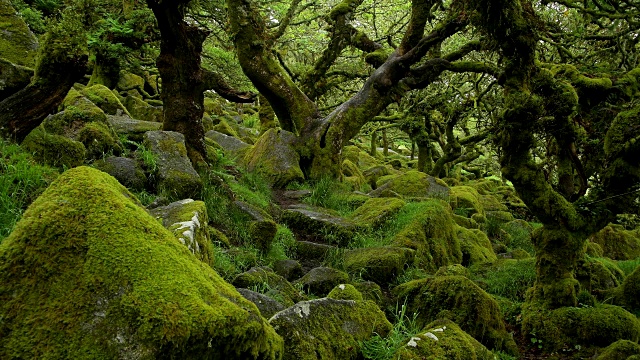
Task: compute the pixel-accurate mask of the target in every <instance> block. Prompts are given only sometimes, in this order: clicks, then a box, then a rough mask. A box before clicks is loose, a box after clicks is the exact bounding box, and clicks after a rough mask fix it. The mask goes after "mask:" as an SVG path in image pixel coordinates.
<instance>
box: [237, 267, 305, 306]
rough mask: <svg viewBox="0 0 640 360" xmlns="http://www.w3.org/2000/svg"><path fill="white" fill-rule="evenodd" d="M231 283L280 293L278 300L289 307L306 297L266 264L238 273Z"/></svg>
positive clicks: (239, 286) (238, 286) (241, 286)
mask: <svg viewBox="0 0 640 360" xmlns="http://www.w3.org/2000/svg"><path fill="white" fill-rule="evenodd" d="M231 283H232V284H233V286H235V287H237V288H246V289H252V288H253V289H256V288H265V290H268V291H269V292H271V293H272V294H278V295H279V296H278V302H280V303H281V304H283V305H284V306H287V307H288V306H292V305H293V304H295V303H297V302H299V301H302V300H304V299H305V297H304V296H303V295H301V294H300V292H299V291H298V290H296V288H294V287H293V285H291V284H290V283H289V282H288V281H287V280H286V279H285V278H283V277H282V276H280V275H278V274H276V273H274V272H273V270H271V269H270V268H268V267H266V266H262V267H254V268H251V269H249V271H246V272H243V273H242V274H238V275H237V276H236V277H235V279H233V281H232V282H231ZM266 288H268V289H266ZM272 298H273V297H272Z"/></svg>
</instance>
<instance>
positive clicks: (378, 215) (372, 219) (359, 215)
mask: <svg viewBox="0 0 640 360" xmlns="http://www.w3.org/2000/svg"><path fill="white" fill-rule="evenodd" d="M404 205H405V202H404V201H402V200H400V199H388V198H370V199H367V201H366V202H365V203H364V204H362V206H360V207H358V208H357V209H356V210H355V211H354V212H353V213H351V214H350V215H349V219H351V220H353V222H354V223H356V224H358V225H359V226H364V227H371V228H377V227H379V226H381V225H382V224H384V223H385V222H386V221H387V220H389V219H390V218H391V217H393V216H394V215H395V214H397V213H398V211H400V209H401V208H402V207H403V206H404Z"/></svg>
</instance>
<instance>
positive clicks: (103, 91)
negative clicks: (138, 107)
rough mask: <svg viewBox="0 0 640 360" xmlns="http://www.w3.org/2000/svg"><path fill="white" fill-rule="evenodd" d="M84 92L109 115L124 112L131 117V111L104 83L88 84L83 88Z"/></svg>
mask: <svg viewBox="0 0 640 360" xmlns="http://www.w3.org/2000/svg"><path fill="white" fill-rule="evenodd" d="M82 94H83V95H84V96H86V97H87V98H88V99H89V100H90V101H91V102H92V103H94V104H96V106H98V107H99V108H100V109H102V110H103V111H104V112H105V113H107V114H109V115H117V113H118V112H122V113H123V114H125V115H127V116H129V117H131V114H129V111H128V110H127V109H126V108H125V107H124V105H122V103H121V102H120V100H118V98H117V97H116V96H115V95H114V93H113V92H112V91H111V90H109V88H108V87H106V86H104V85H101V84H96V85H93V86H88V87H86V88H84V89H83V90H82Z"/></svg>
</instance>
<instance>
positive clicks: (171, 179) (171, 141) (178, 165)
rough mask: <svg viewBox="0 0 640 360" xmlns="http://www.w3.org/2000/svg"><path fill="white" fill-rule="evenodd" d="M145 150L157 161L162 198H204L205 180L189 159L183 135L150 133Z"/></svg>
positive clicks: (145, 137) (159, 132)
mask: <svg viewBox="0 0 640 360" xmlns="http://www.w3.org/2000/svg"><path fill="white" fill-rule="evenodd" d="M144 146H145V148H147V149H148V150H149V151H151V153H152V154H153V155H154V157H155V159H156V163H157V166H158V175H157V177H156V179H157V181H158V183H157V189H158V192H159V193H160V194H161V195H164V196H166V197H168V198H172V199H188V198H196V199H197V198H199V197H200V196H201V195H200V192H201V191H202V180H201V179H200V175H198V173H197V172H196V170H195V169H194V168H193V165H191V161H190V160H189V158H188V157H187V148H186V146H185V142H184V135H182V134H180V133H178V132H175V131H147V132H146V133H145V134H144ZM212 215H213V214H212Z"/></svg>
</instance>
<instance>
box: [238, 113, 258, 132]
mask: <svg viewBox="0 0 640 360" xmlns="http://www.w3.org/2000/svg"><path fill="white" fill-rule="evenodd" d="M242 125H244V127H247V128H250V129H257V128H258V127H259V125H260V118H259V117H258V113H255V114H251V115H249V116H243V117H242Z"/></svg>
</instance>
